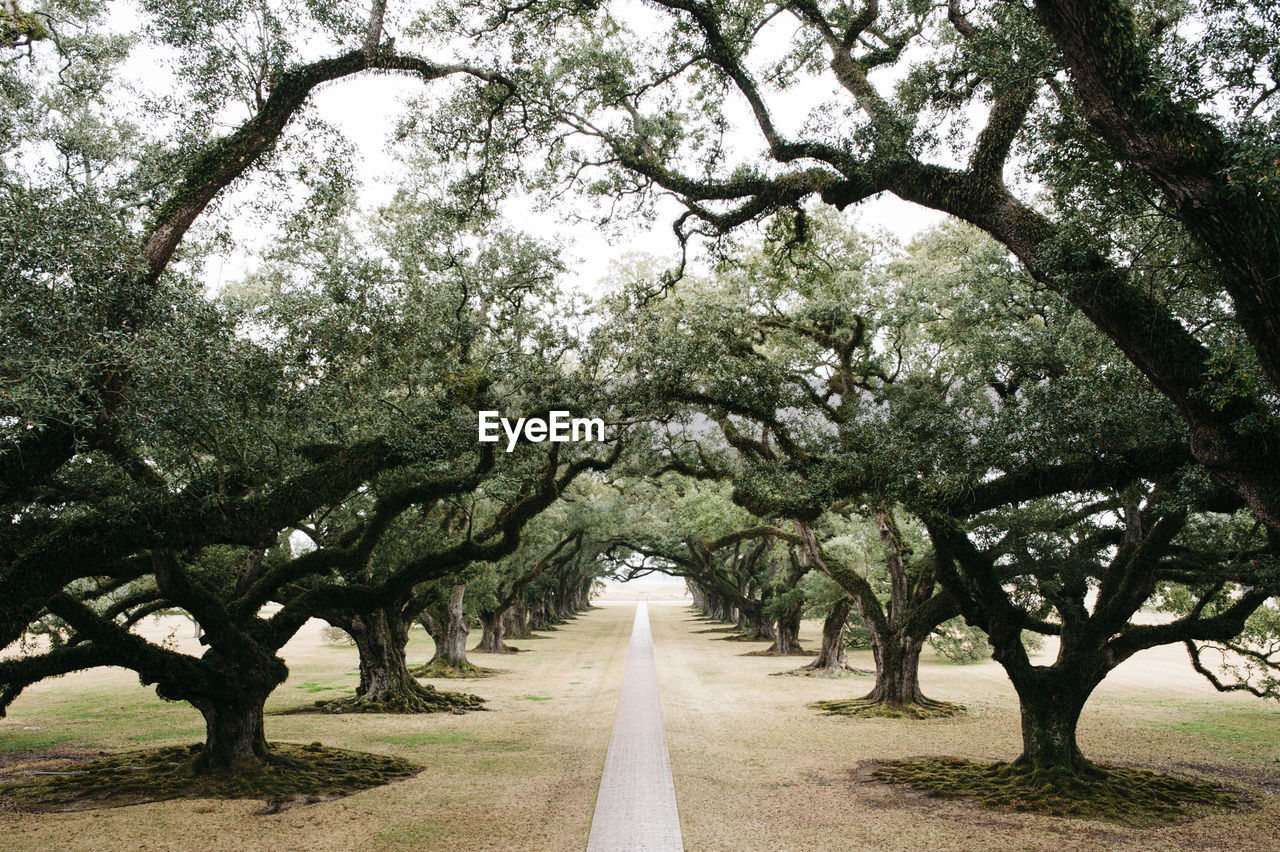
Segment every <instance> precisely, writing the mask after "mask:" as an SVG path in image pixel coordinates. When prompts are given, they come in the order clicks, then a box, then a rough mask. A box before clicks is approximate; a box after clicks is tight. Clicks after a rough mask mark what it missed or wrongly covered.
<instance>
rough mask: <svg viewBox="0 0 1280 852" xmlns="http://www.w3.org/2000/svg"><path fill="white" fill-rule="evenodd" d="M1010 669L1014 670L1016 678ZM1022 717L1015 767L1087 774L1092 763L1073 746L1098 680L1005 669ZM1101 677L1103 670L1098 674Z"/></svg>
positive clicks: (1050, 670)
mask: <svg viewBox="0 0 1280 852" xmlns="http://www.w3.org/2000/svg"><path fill="white" fill-rule="evenodd" d="M1010 669H1014V670H1015V671H1017V670H1018V669H1021V671H1018V673H1017V675H1016V678H1017V679H1016V680H1014V678H1015V674H1014V673H1013V671H1010ZM1006 671H1010V679H1011V680H1014V683H1013V687H1014V689H1015V690H1016V691H1017V693H1018V703H1019V710H1020V711H1021V714H1022V754H1021V756H1019V757H1018V759H1017V761H1015V762H1016V763H1017V764H1019V765H1022V766H1026V767H1029V768H1031V769H1033V770H1036V771H1041V770H1050V769H1056V770H1066V771H1068V772H1072V773H1078V772H1082V771H1087V770H1089V769H1091V768H1093V764H1092V763H1090V762H1089V760H1087V759H1086V758H1085V756H1084V755H1083V754H1082V753H1081V752H1080V747H1079V746H1078V745H1077V744H1076V727H1077V725H1078V724H1079V722H1080V713H1081V711H1082V710H1084V705H1085V703H1086V702H1088V700H1089V696H1090V695H1091V694H1092V693H1093V687H1094V685H1096V684H1097V683H1100V682H1101V681H1102V677H1096V678H1089V677H1088V676H1087V675H1082V674H1081V673H1080V672H1078V671H1072V670H1064V669H1059V668H1056V667H1043V666H1025V667H1014V666H1011V667H1008V668H1006ZM1101 674H1105V669H1104V670H1103V671H1102V672H1101Z"/></svg>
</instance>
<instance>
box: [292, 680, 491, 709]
mask: <svg viewBox="0 0 1280 852" xmlns="http://www.w3.org/2000/svg"><path fill="white" fill-rule="evenodd" d="M484 709H486V708H485V706H484V699H483V698H481V697H480V696H478V695H473V694H471V693H470V692H444V691H442V690H438V689H436V688H435V687H434V686H429V685H428V686H418V685H416V684H415V685H414V687H412V688H406V689H403V690H400V691H398V692H396V693H394V694H390V695H387V696H386V697H385V698H384V699H383V700H378V701H369V700H366V699H362V698H360V697H358V696H356V697H352V698H340V699H338V700H337V701H317V702H316V704H315V710H317V711H319V712H322V713H466V712H467V711H469V710H484ZM302 712H305V711H302Z"/></svg>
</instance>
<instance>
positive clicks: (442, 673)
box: [409, 660, 502, 688]
mask: <svg viewBox="0 0 1280 852" xmlns="http://www.w3.org/2000/svg"><path fill="white" fill-rule="evenodd" d="M409 674H411V675H413V676H414V677H443V678H478V677H493V676H494V675H496V674H502V671H501V670H500V669H487V668H485V667H484V666H477V665H476V664H475V663H470V662H469V663H464V664H463V665H460V666H454V665H450V664H449V663H446V662H444V661H443V660H436V661H435V662H434V663H424V664H423V665H421V666H415V667H414V668H411V669H409ZM428 688H430V687H428Z"/></svg>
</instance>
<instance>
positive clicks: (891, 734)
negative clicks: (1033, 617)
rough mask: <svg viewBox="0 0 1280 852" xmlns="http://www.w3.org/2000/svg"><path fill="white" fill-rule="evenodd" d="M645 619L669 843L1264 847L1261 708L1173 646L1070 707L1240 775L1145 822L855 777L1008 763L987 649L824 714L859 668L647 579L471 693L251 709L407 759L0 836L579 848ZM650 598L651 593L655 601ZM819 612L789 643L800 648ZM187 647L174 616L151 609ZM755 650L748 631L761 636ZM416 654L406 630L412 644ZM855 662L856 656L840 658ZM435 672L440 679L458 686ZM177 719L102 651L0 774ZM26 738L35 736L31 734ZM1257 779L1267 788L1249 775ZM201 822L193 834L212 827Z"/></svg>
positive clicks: (30, 822)
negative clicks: (738, 628)
mask: <svg viewBox="0 0 1280 852" xmlns="http://www.w3.org/2000/svg"><path fill="white" fill-rule="evenodd" d="M636 594H643V595H645V596H648V597H650V600H651V605H650V607H649V617H650V621H651V623H652V628H653V634H654V645H655V655H656V662H657V668H658V677H659V682H660V688H661V693H662V704H663V713H664V716H665V719H666V726H667V737H668V741H669V744H670V749H671V761H672V767H673V771H674V775H675V786H676V795H677V801H678V805H679V809H680V816H681V823H682V830H683V833H684V839H685V844H686V848H687V849H689V850H697V852H704V850H740V849H743V848H747V847H750V848H753V849H761V850H783V849H786V850H827V849H832V850H834V849H842V850H843V849H883V850H914V849H921V848H929V849H932V850H937V851H938V852H944V850H950V849H965V850H974V849H988V848H1001V849H1031V850H1041V849H1043V850H1053V852H1068V850H1075V849H1080V850H1084V849H1096V848H1099V847H1100V846H1106V847H1107V848H1108V849H1151V850H1156V849H1160V850H1167V849H1205V848H1229V849H1232V850H1238V852H1245V850H1254V849H1257V850H1262V849H1271V848H1274V845H1273V844H1274V837H1275V834H1276V831H1277V827H1280V724H1278V723H1280V710H1277V708H1276V706H1275V705H1268V704H1263V703H1262V702H1260V701H1258V700H1256V699H1251V698H1247V697H1238V696H1220V695H1217V694H1215V693H1214V692H1213V691H1212V689H1211V688H1210V687H1208V685H1207V684H1205V683H1203V682H1202V681H1199V680H1197V678H1196V676H1195V675H1194V673H1192V672H1191V670H1190V667H1189V666H1188V664H1187V663H1186V661H1185V658H1184V657H1183V655H1182V653H1181V652H1180V651H1179V650H1177V649H1165V650H1158V651H1155V652H1147V653H1145V654H1142V655H1139V657H1137V658H1136V659H1134V660H1132V661H1130V662H1128V663H1126V664H1125V665H1124V666H1122V667H1121V669H1120V670H1118V671H1117V672H1116V673H1115V674H1114V675H1113V676H1112V677H1111V678H1110V679H1109V680H1108V682H1107V683H1105V684H1104V685H1103V686H1102V687H1101V688H1100V689H1099V691H1098V693H1097V695H1096V696H1095V698H1094V699H1093V700H1092V701H1091V702H1090V704H1089V706H1088V707H1087V708H1086V710H1085V714H1084V718H1083V721H1082V723H1081V746H1082V748H1083V749H1084V751H1085V753H1086V754H1087V755H1088V756H1089V757H1091V758H1094V759H1095V760H1099V761H1103V762H1107V763H1119V764H1128V765H1135V766H1143V767H1148V768H1156V769H1163V770H1178V769H1184V770H1199V771H1202V772H1204V773H1206V774H1207V775H1208V776H1210V777H1214V778H1219V779H1225V780H1228V781H1232V780H1234V781H1237V782H1239V783H1243V784H1244V785H1246V787H1247V788H1249V789H1252V790H1254V791H1260V792H1258V795H1259V801H1258V805H1257V806H1256V807H1255V808H1254V809H1253V810H1251V811H1247V812H1244V813H1235V814H1223V815H1213V816H1208V817H1203V818H1199V819H1192V820H1188V821H1185V822H1182V823H1178V824H1172V825H1167V826H1163V827H1160V828H1156V829H1150V828H1148V829H1135V828H1129V827H1125V826H1122V825H1117V824H1115V823H1110V822H1103V821H1095V820H1080V819H1066V818H1057V817H1048V816H1031V815H1026V814H1017V813H1007V812H996V811H989V810H985V809H982V808H979V807H977V806H974V805H971V804H966V803H963V802H956V801H943V800H938V799H931V798H927V797H924V796H921V795H920V794H917V793H912V792H910V791H904V790H901V789H897V788H892V787H888V786H885V785H882V784H879V783H875V782H871V781H868V780H866V778H867V776H868V774H869V773H868V765H867V763H866V761H871V760H875V759H891V758H900V757H910V756H917V755H950V756H955V757H962V758H968V759H974V760H999V759H1008V758H1010V757H1012V756H1014V755H1016V753H1017V750H1018V725H1017V705H1016V702H1015V700H1014V697H1013V691H1012V689H1011V688H1010V687H1009V684H1008V681H1007V679H1005V677H1004V675H1003V673H1002V672H1001V670H1000V669H999V668H998V667H997V666H995V665H994V664H991V663H984V664H980V665H973V666H956V665H952V664H949V663H946V662H944V661H940V660H938V659H936V658H934V657H932V656H931V655H930V654H929V652H926V658H925V662H924V664H923V667H922V673H921V680H922V684H923V686H924V688H925V690H926V692H928V694H930V695H931V696H934V697H936V698H939V699H944V700H948V701H955V702H959V703H962V704H964V705H966V706H967V707H968V708H969V710H970V714H969V715H968V716H966V717H963V718H958V719H937V720H926V721H909V720H894V719H849V718H842V717H824V716H822V715H820V714H819V713H817V712H816V711H814V710H812V709H810V708H809V707H808V706H807V705H809V704H810V703H812V702H814V701H817V700H823V699H835V698H845V697H850V696H855V695H860V694H862V693H865V692H866V691H867V689H869V688H870V678H867V677H851V678H844V679H838V680H826V679H822V678H776V677H768V675H769V674H770V673H772V672H775V671H779V670H781V669H782V668H785V667H787V666H791V665H792V664H793V663H794V662H795V661H794V660H793V659H787V658H783V659H777V658H772V659H771V658H768V657H750V656H743V653H744V652H745V651H748V650H752V649H753V646H751V645H750V644H748V646H747V647H744V646H743V644H742V643H733V642H720V641H716V635H715V634H709V633H698V632H697V631H698V630H701V629H705V627H706V624H705V623H703V622H699V621H696V620H695V617H694V615H693V614H692V613H691V612H690V611H688V610H687V609H685V608H684V607H683V606H681V605H680V604H679V603H678V602H676V601H674V599H675V598H676V597H677V595H676V594H674V593H672V591H671V590H670V589H668V588H666V587H660V586H656V585H648V586H635V585H633V586H629V587H623V589H621V590H616V589H611V590H610V591H609V592H608V594H607V597H610V598H614V599H615V600H612V601H603V602H602V605H601V606H600V607H599V608H598V609H595V610H592V611H590V612H588V613H586V614H584V615H583V616H581V617H580V618H578V619H577V620H575V621H573V622H570V623H568V624H565V625H562V626H561V627H559V628H558V629H557V630H555V631H551V632H548V633H545V634H543V635H544V636H546V637H547V638H546V639H543V640H531V641H528V642H526V643H524V645H523V646H525V647H527V648H528V649H529V653H524V654H515V655H511V656H508V657H504V658H503V661H502V662H503V665H502V668H503V669H504V670H505V673H504V674H502V675H499V676H497V677H493V678H488V679H484V680H476V681H462V682H461V683H462V684H465V685H466V688H467V689H468V690H469V691H474V692H477V693H479V694H480V695H482V696H484V697H485V698H487V699H489V704H488V706H489V707H490V709H491V710H492V712H489V713H474V714H468V715H465V716H452V715H435V716H426V717H405V716H381V715H376V714H374V715H357V716H324V715H292V716H291V715H273V716H270V717H269V718H268V721H267V735H268V738H269V739H272V740H283V741H290V742H298V743H309V742H313V741H320V742H323V743H324V744H325V745H327V746H334V747H339V748H349V749H358V750H365V751H371V752H378V753H382V754H389V755H394V756H397V757H402V758H404V759H406V760H410V761H413V762H415V763H419V764H422V765H425V766H426V770H425V771H424V772H422V773H421V774H419V775H417V776H415V777H413V778H410V779H408V780H405V781H402V782H399V783H396V784H391V785H388V786H386V787H381V788H376V789H373V790H367V791H364V792H360V793H356V794H354V795H352V796H349V797H346V798H343V799H339V800H334V801H328V802H320V803H317V804H313V805H304V806H299V807H295V808H292V809H290V810H286V811H283V812H280V813H277V814H267V813H264V811H266V810H268V808H267V807H265V806H264V804H263V803H262V802H260V801H215V800H197V801H183V802H164V803H156V804H145V805H138V806H134V807H128V808H119V809H114V810H98V811H82V812H77V813H65V814H39V815H37V814H15V813H12V812H6V811H5V810H4V808H3V805H2V804H0V847H3V848H4V849H7V850H14V852H17V850H28V849H30V850H37V849H39V850H45V849H54V848H56V849H67V850H75V849H85V850H88V849H93V850H105V849H140V848H147V849H174V850H181V849H191V850H197V849H199V850H203V849H207V848H210V847H211V845H216V847H217V848H219V849H226V850H236V849H263V848H268V847H269V848H271V849H272V850H291V849H298V850H303V849H316V848H324V849H333V850H347V849H351V850H355V849H426V850H445V849H457V848H468V849H486V850H526V849H528V850H533V849H536V850H550V852H556V851H557V850H572V849H582V848H583V847H585V845H586V839H587V835H588V833H589V830H590V822H591V815H592V810H593V808H594V806H595V798H596V791H597V785H598V784H599V780H600V771H601V767H602V766H603V763H604V755H605V750H606V748H607V747H608V742H609V732H610V726H611V724H612V722H613V714H614V707H615V704H616V701H617V696H618V692H619V688H620V683H621V677H622V669H623V664H624V662H625V659H626V652H627V645H628V638H629V634H630V628H631V619H632V617H633V614H634V609H633V607H632V606H631V605H630V604H629V603H627V602H623V601H621V600H617V599H618V598H622V597H634V596H635V595H636ZM662 598H666V599H667V602H660V599H662ZM819 628H820V625H819V624H817V623H810V622H806V623H805V625H804V630H803V633H802V639H803V640H804V641H805V642H807V643H809V644H813V645H816V644H817V637H818V633H819ZM158 629H160V630H162V631H165V632H168V631H172V632H173V635H174V641H176V642H178V643H180V644H186V643H190V641H191V640H190V639H189V638H188V637H189V636H190V631H191V628H190V624H189V623H187V622H184V621H181V620H178V619H174V620H170V621H167V622H165V623H163V624H162V625H160V626H159V628H158ZM760 647H763V643H761V645H760ZM284 653H285V656H286V659H287V660H288V661H289V665H290V669H291V672H292V674H291V677H290V679H289V681H288V682H287V683H286V684H285V685H284V686H282V687H281V688H280V689H279V690H277V691H276V694H275V695H274V696H273V697H272V699H271V701H270V703H269V704H268V709H269V710H285V709H288V708H291V707H297V706H301V705H304V704H309V703H311V702H313V701H315V700H317V699H321V698H326V697H340V696H341V695H343V694H344V690H350V689H351V688H352V687H354V685H355V682H356V679H357V678H356V672H355V667H356V658H355V651H354V649H353V648H351V647H349V646H338V645H326V644H324V641H323V638H322V637H321V635H320V625H318V624H311V625H308V627H307V628H306V629H305V630H304V631H303V632H302V633H301V634H300V635H299V636H298V637H297V638H296V639H295V640H294V642H292V643H290V645H289V646H287V647H286V649H285V652H284ZM429 657H430V640H429V639H427V638H426V636H425V634H424V633H422V632H421V631H415V632H414V638H413V640H412V645H411V646H410V651H409V659H410V662H411V663H415V662H421V661H424V660H426V659H427V658H429ZM850 663H851V664H852V665H855V666H858V667H861V668H868V667H869V666H870V659H869V656H868V655H866V654H852V655H851V657H850ZM457 684H458V682H454V685H457ZM200 734H201V729H200V719H199V716H198V714H196V713H195V711H194V710H191V709H189V708H187V707H186V706H185V705H180V704H170V703H166V702H162V701H160V700H159V699H157V698H156V697H155V695H154V693H152V692H151V691H150V690H148V689H145V688H143V687H141V686H140V685H138V683H137V680H136V678H135V677H133V676H132V675H131V674H129V673H128V672H124V671H120V670H103V671H95V672H89V673H84V674H79V675H72V676H69V677H66V678H62V679H60V680H56V681H51V682H49V683H45V684H41V685H39V686H37V687H34V688H33V689H32V690H31V691H30V692H29V693H28V694H26V695H24V696H23V697H22V698H21V699H19V701H18V702H16V703H15V705H14V706H13V708H12V712H11V714H10V716H9V718H6V719H2V720H0V773H7V772H12V771H14V770H15V769H18V768H21V767H22V766H23V765H30V761H31V760H32V759H33V758H34V757H39V756H40V755H42V754H43V755H44V756H46V757H48V756H56V755H57V754H67V755H72V756H82V757H83V756H85V755H89V756H95V755H97V753H98V752H100V751H113V750H119V749H126V748H139V747H144V746H155V745H165V744H170V743H172V744H179V743H189V742H193V741H195V740H198V739H199V737H200ZM33 748H42V749H49V751H43V752H35V753H31V752H29V751H28V750H29V749H33ZM1266 790H1269V791H1270V792H1266ZM215 838H216V840H215Z"/></svg>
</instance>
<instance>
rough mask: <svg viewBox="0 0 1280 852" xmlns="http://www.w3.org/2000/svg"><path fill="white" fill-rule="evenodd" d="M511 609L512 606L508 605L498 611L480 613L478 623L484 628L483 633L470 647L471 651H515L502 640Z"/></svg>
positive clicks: (486, 652)
mask: <svg viewBox="0 0 1280 852" xmlns="http://www.w3.org/2000/svg"><path fill="white" fill-rule="evenodd" d="M512 609H513V607H508V608H507V609H504V610H502V611H500V612H482V613H480V625H481V627H483V628H484V635H483V636H482V637H481V639H480V644H479V645H476V646H475V648H473V649H472V650H473V651H477V652H479V653H483V654H513V653H515V651H516V649H515V648H512V647H510V646H509V645H507V644H506V642H505V641H504V639H505V638H506V630H507V623H508V621H509V620H510V618H511V610H512Z"/></svg>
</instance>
